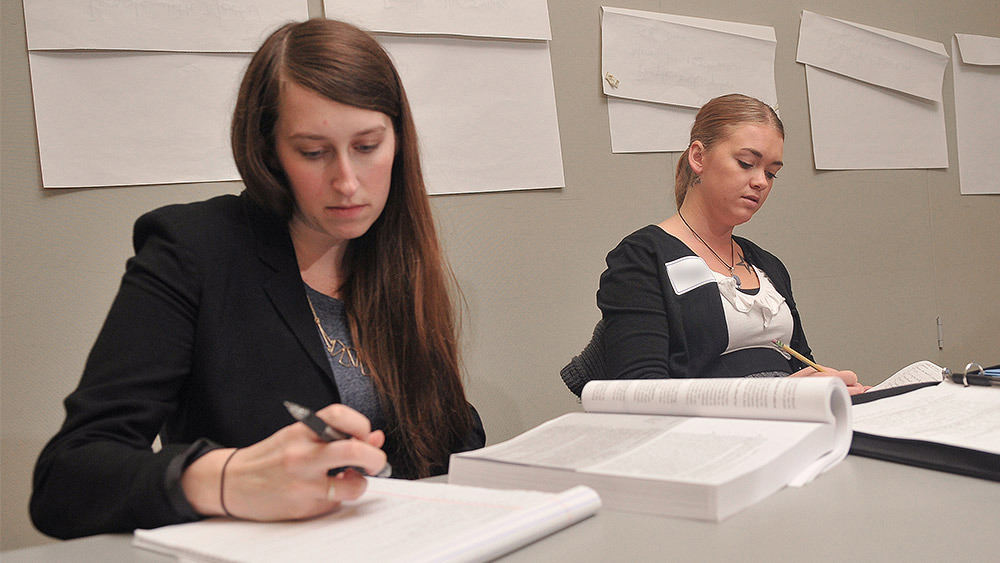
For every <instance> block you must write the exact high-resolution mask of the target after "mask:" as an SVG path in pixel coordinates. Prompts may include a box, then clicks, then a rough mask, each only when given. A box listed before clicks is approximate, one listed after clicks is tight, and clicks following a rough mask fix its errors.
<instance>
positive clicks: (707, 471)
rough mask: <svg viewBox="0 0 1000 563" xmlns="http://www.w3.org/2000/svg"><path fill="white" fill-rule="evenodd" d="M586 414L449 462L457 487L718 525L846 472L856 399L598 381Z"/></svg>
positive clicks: (819, 392) (754, 383)
mask: <svg viewBox="0 0 1000 563" xmlns="http://www.w3.org/2000/svg"><path fill="white" fill-rule="evenodd" d="M581 398H582V403H583V408H584V410H585V411H586V412H582V413H579V412H578V413H569V414H566V415H563V416H560V417H558V418H556V419H553V420H550V421H548V422H546V423H544V424H542V425H540V426H538V427H536V428H534V429H532V430H529V431H528V432H526V433H524V434H521V435H520V436H517V437H515V438H513V439H511V440H508V441H506V442H502V443H500V444H496V445H493V446H489V447H486V448H483V449H481V450H475V451H470V452H463V453H459V454H452V456H451V465H450V468H449V473H448V481H449V482H450V483H458V484H467V485H479V486H488V487H503V488H531V489H540V490H547V491H558V490H563V489H565V488H566V487H569V486H572V485H587V486H589V487H592V488H594V489H595V490H597V492H598V493H599V494H600V495H601V499H602V501H603V503H604V506H605V507H606V508H611V509H619V510H627V511H634V512H644V513H652V514H662V515H667V516H680V517H687V518H696V519H702V520H713V521H718V520H722V519H723V518H726V517H727V516H729V515H731V514H734V513H736V512H737V511H739V510H741V509H743V508H745V507H747V506H750V505H751V504H753V503H755V502H758V501H760V500H762V499H763V498H765V497H767V496H768V495H770V494H772V493H774V492H775V491H777V490H778V489H781V488H782V487H784V486H785V485H789V484H794V485H801V484H803V483H806V482H808V481H810V480H811V479H812V478H814V477H815V476H816V475H817V474H819V473H821V472H822V471H824V470H826V469H828V468H830V467H832V466H833V465H835V464H837V463H839V462H840V461H841V460H842V459H843V458H844V457H845V456H846V455H847V451H848V449H849V447H850V443H851V421H850V416H851V410H850V405H851V402H850V398H849V396H848V393H847V388H846V387H845V386H844V384H843V382H842V381H840V380H839V379H836V378H830V377H812V378H787V377H786V378H737V379H659V380H619V381H591V382H589V383H587V385H586V386H585V387H584V389H583V393H582V395H581Z"/></svg>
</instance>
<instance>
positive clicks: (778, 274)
mask: <svg viewBox="0 0 1000 563" xmlns="http://www.w3.org/2000/svg"><path fill="white" fill-rule="evenodd" d="M736 241H737V242H738V243H739V245H740V247H741V248H742V249H743V251H744V253H745V255H746V258H747V260H748V261H749V262H750V263H751V264H753V265H755V266H757V267H758V268H760V269H761V270H763V271H764V272H765V273H766V274H767V277H768V278H770V280H771V282H772V283H773V284H774V287H775V288H776V289H777V290H778V293H780V294H781V295H782V296H783V297H784V298H785V301H786V303H787V304H788V308H789V309H790V311H791V313H792V320H793V322H794V327H793V331H792V339H791V341H790V342H788V343H787V344H788V345H789V346H791V347H792V348H794V349H795V350H796V351H798V352H800V353H802V354H803V355H805V356H807V357H810V359H811V354H812V353H811V350H810V349H809V345H808V344H807V343H806V337H805V333H804V332H803V330H802V322H801V320H800V319H799V312H798V310H797V309H796V307H795V300H794V299H792V286H791V279H790V278H789V275H788V270H786V269H785V266H784V264H782V263H781V261H780V260H778V258H777V257H775V256H774V255H773V254H771V253H769V252H767V251H766V250H764V249H762V248H760V247H759V246H757V245H756V244H754V243H752V242H750V241H749V240H747V239H745V238H741V237H736ZM683 256H696V254H695V253H694V252H692V251H691V249H690V248H688V247H687V245H685V244H684V243H683V242H681V241H680V240H678V239H677V238H675V237H674V236H672V235H670V234H668V233H666V232H665V231H664V230H663V229H661V228H660V227H659V226H656V225H649V226H646V227H643V228H642V229H640V230H638V231H636V232H634V233H632V234H631V235H629V236H627V237H626V238H625V239H624V240H622V242H621V243H620V244H619V245H618V246H617V247H616V248H615V249H614V250H612V251H611V252H610V253H609V254H608V256H607V264H608V268H607V270H605V271H604V273H603V274H602V275H601V285H600V289H599V290H598V292H597V305H598V307H600V309H601V312H602V313H603V318H604V323H605V327H604V351H605V361H606V377H607V378H608V379H655V378H668V377H670V378H685V377H739V376H744V375H748V374H747V373H740V372H738V371H736V370H733V368H732V366H727V365H725V362H723V361H722V360H721V359H720V357H721V356H722V353H723V352H725V350H726V347H727V346H728V344H729V332H728V328H727V325H726V319H725V312H724V311H723V308H722V300H721V298H720V296H719V289H718V285H717V284H715V283H709V284H705V285H702V286H700V287H697V288H695V289H692V290H690V291H688V292H686V293H683V294H682V295H677V294H676V293H675V291H674V289H673V287H672V286H671V283H670V278H669V276H668V273H667V269H666V267H665V264H666V263H668V262H672V261H674V260H677V259H678V258H681V257H683ZM766 352H767V353H768V354H771V353H772V352H771V351H770V350H767V351H766ZM774 355H775V356H777V354H774ZM803 367H805V364H802V363H801V362H799V361H798V360H795V359H792V360H790V361H788V365H787V369H788V371H789V373H792V372H794V371H797V370H799V369H801V368H803Z"/></svg>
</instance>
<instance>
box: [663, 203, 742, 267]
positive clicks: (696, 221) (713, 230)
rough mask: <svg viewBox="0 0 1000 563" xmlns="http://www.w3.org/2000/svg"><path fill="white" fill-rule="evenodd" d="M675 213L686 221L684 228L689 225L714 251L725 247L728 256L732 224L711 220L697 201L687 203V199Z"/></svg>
mask: <svg viewBox="0 0 1000 563" xmlns="http://www.w3.org/2000/svg"><path fill="white" fill-rule="evenodd" d="M677 215H678V216H679V217H681V218H682V221H683V222H686V223H687V226H686V227H685V228H688V227H690V229H691V230H693V231H694V232H696V233H698V236H700V237H701V238H702V239H704V241H705V242H706V243H707V244H708V245H709V246H711V247H712V248H714V249H715V250H716V252H720V249H725V250H726V252H727V257H728V252H729V251H728V249H729V246H730V244H732V242H731V241H732V238H733V227H732V225H725V224H722V223H720V222H718V221H715V220H713V219H712V216H711V214H710V213H708V212H707V210H705V209H703V208H702V207H701V206H699V205H698V204H697V203H694V202H692V203H690V204H689V203H688V201H687V200H685V201H684V203H683V204H682V205H681V208H680V209H678V210H677Z"/></svg>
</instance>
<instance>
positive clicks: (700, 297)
mask: <svg viewBox="0 0 1000 563" xmlns="http://www.w3.org/2000/svg"><path fill="white" fill-rule="evenodd" d="M784 136H785V135H784V127H783V125H782V123H781V120H780V119H779V118H778V116H777V114H776V113H775V112H774V110H772V109H771V108H770V107H769V106H768V105H767V104H764V103H763V102H761V101H759V100H757V99H754V98H751V97H748V96H744V95H740V94H731V95H726V96H721V97H718V98H715V99H713V100H711V101H709V102H708V103H706V104H705V105H704V107H702V108H701V110H700V111H699V112H698V114H697V117H696V118H695V122H694V125H693V126H692V128H691V137H690V144H689V146H688V148H687V150H685V151H684V153H683V154H682V155H681V157H680V160H679V162H678V164H677V173H676V178H675V186H674V189H675V198H676V203H677V213H676V214H674V215H672V216H671V217H669V218H668V219H666V220H664V221H663V222H661V223H660V224H658V225H649V226H646V227H643V228H642V229H639V230H638V231H636V232H634V233H632V234H630V235H629V236H627V237H625V239H624V240H622V242H621V243H620V244H619V245H618V247H617V248H615V249H614V250H612V251H611V252H610V253H609V254H608V256H607V265H608V268H607V270H605V272H604V273H603V274H602V275H601V283H600V289H599V290H598V293H597V304H598V306H599V307H600V309H601V312H602V320H601V322H600V323H599V326H598V331H597V335H598V337H599V338H597V339H595V340H597V341H598V342H599V345H598V344H592V345H591V346H589V347H588V350H585V351H584V354H582V355H581V356H582V357H583V358H584V359H585V360H586V362H587V363H588V365H598V366H600V370H601V371H602V372H603V373H599V374H590V375H588V376H587V377H597V378H603V379H644V378H687V377H748V376H757V377H766V376H785V375H792V376H796V377H800V376H812V375H822V376H833V377H840V378H841V379H843V381H844V382H845V384H846V385H847V386H848V388H849V391H851V392H852V393H858V392H862V391H863V390H864V386H862V385H860V384H859V383H858V378H857V375H855V374H854V372H851V371H838V370H833V369H829V368H826V369H825V370H824V371H822V372H818V371H817V370H815V369H813V368H811V367H808V366H806V364H804V363H802V362H801V361H799V360H798V359H796V358H794V357H791V356H789V355H788V354H787V353H786V352H784V351H783V350H779V349H778V348H777V347H775V346H774V344H773V343H772V340H779V341H781V342H783V343H786V344H788V345H790V346H791V348H793V349H794V350H796V351H798V352H800V353H802V354H804V355H805V356H806V357H809V358H810V359H812V358H811V350H810V348H809V345H808V343H807V342H806V337H805V333H804V331H803V329H802V322H801V319H800V318H799V312H798V310H797V308H796V305H795V301H794V299H793V298H792V288H791V279H790V277H789V275H788V270H786V269H785V266H784V264H782V263H781V261H780V260H778V258H777V257H775V256H774V255H773V254H771V253H769V252H767V251H766V250H764V249H763V248H761V247H759V246H757V245H756V244H754V243H753V242H751V241H750V240H748V239H746V238H743V237H739V236H736V235H734V234H733V230H734V229H735V228H736V227H737V226H738V225H742V224H743V223H746V222H747V221H749V220H750V218H751V217H753V216H754V214H755V213H756V212H757V211H758V210H760V208H761V206H763V205H764V202H765V201H766V200H767V196H768V194H769V193H770V191H771V188H772V186H773V184H774V179H775V177H776V175H777V173H778V171H779V170H780V169H781V167H782V165H783V162H782V149H783V146H784ZM595 347H598V348H599V349H598V350H594V348H595ZM574 362H575V363H573V362H571V365H570V366H567V369H564V372H563V379H564V381H566V383H567V385H568V386H569V387H570V388H571V389H572V390H574V392H577V393H578V394H579V390H580V389H581V388H582V384H583V383H585V381H584V379H585V378H582V377H580V376H579V375H578V374H576V375H575V372H574V370H572V369H570V368H572V367H573V366H574V365H576V364H579V363H580V362H581V357H577V358H575V359H574Z"/></svg>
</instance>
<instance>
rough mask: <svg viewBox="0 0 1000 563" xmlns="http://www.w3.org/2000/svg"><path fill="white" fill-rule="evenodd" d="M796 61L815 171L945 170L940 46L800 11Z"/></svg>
mask: <svg viewBox="0 0 1000 563" xmlns="http://www.w3.org/2000/svg"><path fill="white" fill-rule="evenodd" d="M796 61H798V62H800V63H803V64H804V65H806V84H807V89H808V95H809V119H810V125H811V128H812V139H813V156H814V159H815V164H816V168H817V169H820V170H845V169H875V168H887V169H899V168H946V167H947V166H948V147H947V139H946V137H945V122H944V107H943V104H942V103H941V87H942V82H943V76H944V68H945V66H947V64H948V53H947V51H945V48H944V45H942V44H940V43H936V42H933V41H928V40H926V39H921V38H918V37H911V36H907V35H903V34H900V33H896V32H892V31H888V30H881V29H877V28H873V27H870V26H866V25H862V24H857V23H851V22H845V21H842V20H834V19H832V18H827V17H825V16H821V15H819V14H814V13H812V12H808V11H803V12H802V20H801V25H800V27H799V45H798V53H797V55H796Z"/></svg>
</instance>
